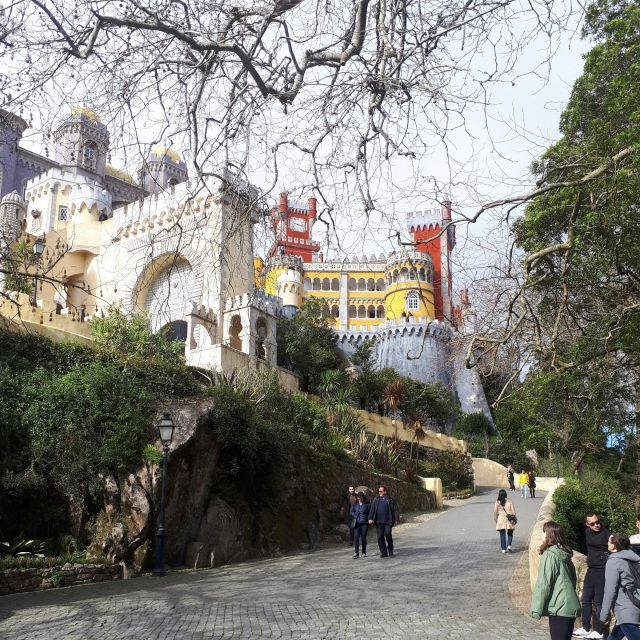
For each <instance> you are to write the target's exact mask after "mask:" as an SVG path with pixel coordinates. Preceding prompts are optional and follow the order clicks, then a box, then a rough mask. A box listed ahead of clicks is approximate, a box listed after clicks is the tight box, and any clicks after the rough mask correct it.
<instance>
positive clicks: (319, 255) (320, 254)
mask: <svg viewBox="0 0 640 640" xmlns="http://www.w3.org/2000/svg"><path fill="white" fill-rule="evenodd" d="M318 260H319V261H320V262H324V253H322V251H321V252H320V253H319V254H318Z"/></svg>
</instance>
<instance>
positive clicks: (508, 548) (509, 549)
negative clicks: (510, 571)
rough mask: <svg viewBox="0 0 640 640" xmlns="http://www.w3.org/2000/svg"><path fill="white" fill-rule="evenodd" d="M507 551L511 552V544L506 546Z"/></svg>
mask: <svg viewBox="0 0 640 640" xmlns="http://www.w3.org/2000/svg"><path fill="white" fill-rule="evenodd" d="M507 551H508V552H509V553H511V545H509V546H508V547H507Z"/></svg>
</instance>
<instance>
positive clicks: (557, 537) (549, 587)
mask: <svg viewBox="0 0 640 640" xmlns="http://www.w3.org/2000/svg"><path fill="white" fill-rule="evenodd" d="M542 531H543V532H544V541H543V543H542V544H541V545H540V554H541V558H540V567H539V569H538V578H537V580H536V585H535V587H534V589H533V595H532V596H531V616H532V617H533V618H536V620H539V619H540V618H542V617H543V616H547V617H548V618H549V635H550V636H551V640H570V639H571V632H572V631H573V625H574V623H575V620H576V617H577V615H578V614H579V613H580V600H578V596H577V595H576V570H575V567H574V566H573V562H572V561H571V556H572V555H573V550H572V549H571V547H570V546H569V543H568V542H567V538H566V536H565V535H564V531H563V530H562V527H561V526H560V525H559V524H558V523H557V522H553V521H552V520H549V521H548V522H545V523H544V525H543V527H542Z"/></svg>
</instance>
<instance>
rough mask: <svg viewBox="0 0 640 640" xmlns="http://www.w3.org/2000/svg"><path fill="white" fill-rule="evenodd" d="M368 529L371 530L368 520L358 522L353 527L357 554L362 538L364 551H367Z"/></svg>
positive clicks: (364, 552)
mask: <svg viewBox="0 0 640 640" xmlns="http://www.w3.org/2000/svg"><path fill="white" fill-rule="evenodd" d="M367 531H369V525H368V524H367V523H366V522H361V523H360V524H356V526H355V527H354V528H353V546H354V550H355V553H356V555H359V550H358V546H359V544H358V543H359V542H360V540H362V553H363V554H366V553H367Z"/></svg>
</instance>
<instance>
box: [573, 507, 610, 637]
mask: <svg viewBox="0 0 640 640" xmlns="http://www.w3.org/2000/svg"><path fill="white" fill-rule="evenodd" d="M584 523H585V533H584V535H585V542H586V544H587V573H586V574H585V577H584V584H583V586H582V626H581V627H580V628H579V629H576V630H575V631H574V632H573V637H574V638H588V639H589V640H602V639H603V638H604V633H603V630H604V629H603V627H602V625H601V624H600V609H601V608H602V600H603V598H604V582H605V565H606V563H607V555H608V546H609V536H610V535H611V532H610V531H609V530H608V529H607V527H605V526H604V524H603V522H602V520H601V519H600V517H599V516H598V514H597V513H594V512H593V511H590V512H589V513H587V515H586V516H585V519H584ZM592 613H593V615H594V624H593V627H594V628H593V629H592V628H591V615H592Z"/></svg>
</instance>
